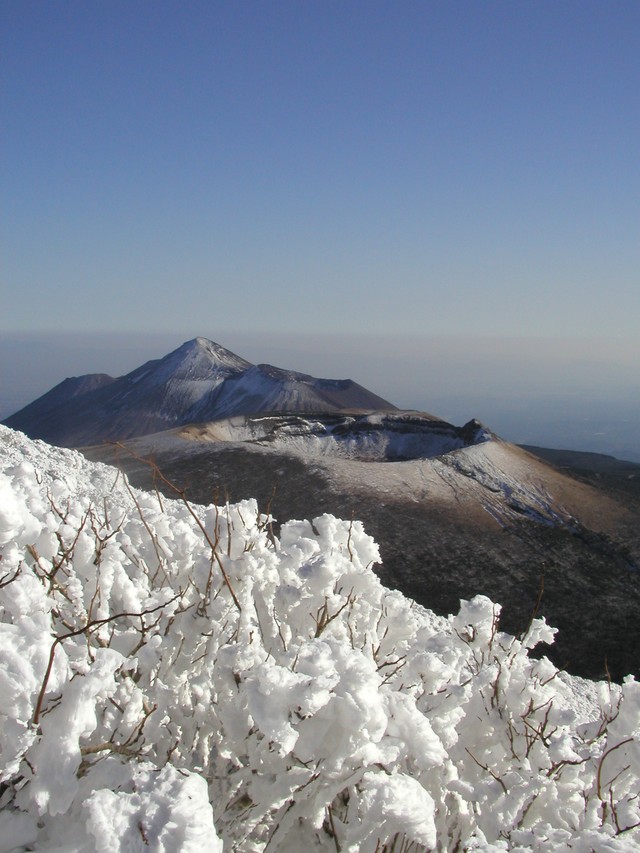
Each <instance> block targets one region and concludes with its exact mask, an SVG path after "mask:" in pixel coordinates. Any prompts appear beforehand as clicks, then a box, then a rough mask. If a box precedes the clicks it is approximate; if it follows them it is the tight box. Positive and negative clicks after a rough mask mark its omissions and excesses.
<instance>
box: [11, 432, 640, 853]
mask: <svg viewBox="0 0 640 853" xmlns="http://www.w3.org/2000/svg"><path fill="white" fill-rule="evenodd" d="M0 459H1V464H0V548H1V553H2V561H1V562H0V620H1V621H0V781H2V783H3V788H2V795H1V799H0V803H1V806H2V810H1V811H0V850H3V851H10V850H14V849H16V850H31V849H33V850H36V849H37V850H41V851H46V850H48V851H54V850H65V851H92V850H100V851H102V850H104V851H107V850H108V851H124V850H141V851H142V850H147V849H150V850H155V851H183V853H189V851H218V850H222V848H223V845H224V849H225V850H233V851H262V850H270V851H276V850H278V851H290V853H293V851H300V850H305V849H310V850H311V849H315V850H326V851H335V850H336V849H339V850H342V851H351V853H356V851H382V850H387V851H390V850H391V849H392V846H393V845H395V849H396V850H398V849H411V850H423V851H426V850H439V851H451V853H452V851H454V850H468V851H496V853H497V851H504V850H514V851H515V850H518V851H519V853H526V851H545V853H551V851H554V853H555V851H570V850H573V851H578V850H598V851H612V852H613V853H618V852H619V851H620V853H621V852H622V851H626V853H631V851H632V850H633V851H634V850H637V849H638V845H639V844H640V806H639V803H638V796H637V793H638V787H639V781H640V780H639V772H640V746H639V737H640V731H639V729H640V689H639V687H638V684H637V683H636V682H635V681H633V680H631V679H630V680H627V681H626V682H625V684H624V685H622V686H621V687H620V688H616V687H615V685H614V686H609V685H591V686H589V685H585V684H584V683H582V682H579V681H576V680H572V679H568V678H566V677H564V676H561V675H559V674H558V673H557V672H556V671H555V669H554V668H553V667H552V666H551V664H550V663H549V662H548V661H546V660H545V659H543V660H540V661H537V660H532V659H530V658H529V656H528V650H529V648H531V647H532V646H534V645H536V644H537V643H538V642H540V641H541V640H542V641H550V640H551V639H552V635H553V631H552V630H551V629H550V628H549V627H548V626H546V624H545V623H544V622H543V621H540V620H533V621H532V624H531V627H530V629H529V631H528V633H527V635H526V636H525V637H522V638H521V639H515V638H513V637H510V636H508V635H506V634H504V633H502V632H500V630H499V627H498V623H497V618H498V614H499V607H498V606H497V605H494V604H492V603H491V602H490V601H489V600H488V599H486V598H484V597H481V596H479V597H477V598H475V599H473V600H472V601H469V602H462V606H461V610H460V612H459V613H458V614H457V615H456V616H454V617H450V619H449V620H443V619H439V618H437V617H435V616H434V615H433V614H431V613H429V612H428V611H425V610H423V609H422V608H417V607H416V606H414V605H413V604H412V603H411V602H410V601H409V600H407V599H405V598H403V596H401V595H400V594H399V593H395V592H391V591H389V590H386V589H385V588H384V587H382V585H381V584H380V582H379V581H378V579H377V578H376V576H375V574H374V573H373V572H372V569H371V566H372V565H373V564H374V563H375V561H376V560H377V559H378V552H377V547H376V545H375V543H374V542H373V541H372V540H371V538H370V537H368V536H367V535H366V533H365V532H364V530H363V528H362V525H361V524H360V523H358V522H345V521H340V520H338V519H336V518H334V517H333V516H329V515H325V516H322V517H320V518H317V519H315V520H314V521H313V523H311V522H308V521H292V522H289V523H287V524H285V525H283V527H282V530H281V535H280V538H279V539H276V538H275V537H274V536H273V534H272V532H271V530H270V526H269V519H268V518H266V517H264V516H262V515H261V514H260V512H259V511H258V508H257V506H256V504H255V502H254V501H244V502H242V503H241V504H238V505H234V506H227V507H222V508H220V507H218V508H216V507H213V506H210V507H200V506H190V505H188V504H186V503H185V502H184V501H171V500H166V499H164V498H162V499H161V498H159V496H158V495H155V494H150V493H145V492H138V491H136V490H133V489H130V488H129V486H128V484H127V483H126V481H125V480H124V479H123V478H122V475H119V474H118V473H117V472H116V471H115V470H114V469H110V468H108V467H107V466H102V465H95V464H92V463H90V462H88V461H87V460H86V459H84V458H83V457H82V456H80V455H78V454H75V453H73V452H71V451H64V450H57V449H54V448H50V447H48V446H47V445H44V444H42V443H41V442H31V441H29V440H28V439H26V438H25V437H24V436H22V435H20V434H18V433H13V432H11V431H10V430H8V429H5V428H0Z"/></svg>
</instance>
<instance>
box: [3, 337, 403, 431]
mask: <svg viewBox="0 0 640 853" xmlns="http://www.w3.org/2000/svg"><path fill="white" fill-rule="evenodd" d="M343 408H361V409H393V408H394V406H392V405H391V404H390V403H388V402H387V401H386V400H383V399H382V398H381V397H378V396H377V395H376V394H373V393H372V392H371V391H367V389H366V388H363V387H362V386H360V385H358V384H357V383H355V382H353V381H352V380H350V379H345V380H332V379H316V378H314V377H312V376H308V375H307V374H303V373H297V372H295V371H291V370H282V369H280V368H277V367H273V366H271V365H268V364H260V365H253V364H251V363H250V362H248V361H246V360H245V359H244V358H241V357H240V356H238V355H235V353H232V352H231V351H230V350H227V349H225V348H224V347H223V346H220V344H217V343H214V342H213V341H209V340H207V339H206V338H202V337H199V338H194V339H193V340H191V341H187V342H186V343H184V344H182V346H180V347H178V349H176V350H174V351H173V352H171V353H169V354H168V355H166V356H164V358H161V359H155V360H152V361H148V362H146V364H143V365H141V366H140V367H138V368H136V369H135V370H133V371H131V372H130V373H128V374H127V375H126V376H121V377H119V378H118V379H112V378H111V377H103V376H97V377H93V376H91V375H89V376H85V377H82V378H81V381H80V380H71V381H65V382H63V383H60V384H59V385H57V386H56V387H55V388H53V389H51V391H48V392H47V393H46V394H45V395H43V396H42V397H40V398H38V399H37V400H34V402H33V403H30V404H29V405H28V406H25V407H24V409H21V410H20V411H19V412H16V413H15V414H13V415H11V416H10V417H9V418H7V419H6V421H5V423H6V424H7V426H10V427H12V428H13V429H19V430H22V431H24V432H26V433H27V434H28V435H30V436H32V437H33V438H42V439H45V440H47V441H49V442H51V443H53V444H58V445H61V446H64V447H81V446H86V445H90V444H100V443H102V442H103V441H105V440H120V439H124V438H131V437H134V436H139V435H149V434H151V433H154V432H158V431H161V430H166V429H170V428H172V427H176V426H180V425H183V424H189V423H194V422H197V421H209V420H215V419H217V418H221V417H228V416H231V415H236V414H248V413H253V412H266V411H299V412H329V411H335V410H338V409H343Z"/></svg>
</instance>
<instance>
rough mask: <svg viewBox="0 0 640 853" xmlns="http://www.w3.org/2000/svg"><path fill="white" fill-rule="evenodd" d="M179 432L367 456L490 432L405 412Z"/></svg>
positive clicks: (270, 420)
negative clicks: (456, 425)
mask: <svg viewBox="0 0 640 853" xmlns="http://www.w3.org/2000/svg"><path fill="white" fill-rule="evenodd" d="M180 435H181V436H183V437H185V438H187V439H191V440H197V441H225V442H252V443H254V444H257V445H260V446H262V447H271V448H274V449H277V450H280V451H285V452H288V453H300V454H302V455H303V456H305V457H310V456H338V457H341V458H343V459H357V460H362V461H367V462H385V461H397V460H400V459H424V458H431V457H434V456H441V455H443V454H445V453H450V452H451V451H453V450H458V449H460V448H462V447H468V446H470V445H475V444H479V443H482V442H485V441H490V440H491V439H492V438H493V436H492V435H491V433H490V432H489V431H488V430H486V429H485V428H484V427H483V426H482V425H481V424H480V423H479V422H477V421H470V422H469V423H468V424H465V426H463V427H455V426H452V425H451V424H448V423H445V422H443V421H438V420H436V419H435V418H432V417H430V416H424V415H419V414H417V413H410V412H376V413H353V414H348V413H338V414H330V415H316V416H315V417H305V416H304V415H300V414H288V415H278V414H273V415H255V416H248V417H235V418H229V419H225V420H221V421H215V422H212V423H209V424H204V425H195V426H187V427H185V428H184V429H183V430H182V431H181V433H180Z"/></svg>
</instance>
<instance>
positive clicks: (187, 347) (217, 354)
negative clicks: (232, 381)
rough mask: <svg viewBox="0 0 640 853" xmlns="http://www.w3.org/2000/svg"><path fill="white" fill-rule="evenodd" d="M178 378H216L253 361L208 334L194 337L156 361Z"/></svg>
mask: <svg viewBox="0 0 640 853" xmlns="http://www.w3.org/2000/svg"><path fill="white" fill-rule="evenodd" d="M157 364H158V368H159V369H160V370H161V371H162V373H163V375H164V374H166V375H171V377H172V378H175V379H216V378H226V377H227V376H232V375H234V374H236V373H242V372H243V371H244V370H247V369H248V368H249V367H251V366H252V365H251V362H249V361H246V359H244V358H241V357H240V356H239V355H236V354H235V353H233V352H231V350H228V349H225V347H223V346H221V345H220V344H217V343H215V342H214V341H210V340H208V339H207V338H202V337H198V338H193V339H192V340H190V341H186V342H185V343H183V344H182V346H180V347H178V349H176V350H174V351H173V352H170V353H169V354H168V355H166V356H165V357H164V358H163V359H161V360H160V361H159V362H157Z"/></svg>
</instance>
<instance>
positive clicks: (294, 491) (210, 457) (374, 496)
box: [84, 411, 640, 679]
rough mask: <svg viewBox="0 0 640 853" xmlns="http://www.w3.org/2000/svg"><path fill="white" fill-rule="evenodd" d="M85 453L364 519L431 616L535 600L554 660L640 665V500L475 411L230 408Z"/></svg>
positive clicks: (588, 668) (523, 605)
mask: <svg viewBox="0 0 640 853" xmlns="http://www.w3.org/2000/svg"><path fill="white" fill-rule="evenodd" d="M84 452H85V454H86V455H88V456H89V457H90V458H92V459H100V460H102V461H107V462H111V463H113V462H115V463H117V464H119V465H120V466H122V467H123V468H124V470H126V471H127V473H128V474H129V476H130V478H131V480H132V482H133V483H134V484H135V485H138V486H141V487H142V488H149V487H151V486H152V485H153V484H154V477H153V471H152V469H151V468H150V467H149V465H148V464H145V462H144V461H143V458H148V457H150V458H153V459H154V460H155V462H156V463H157V465H158V466H159V468H160V470H161V471H162V472H163V473H164V474H165V475H166V476H167V477H168V479H169V480H170V481H171V482H173V483H174V484H176V485H177V486H178V487H180V488H184V489H186V495H187V497H188V498H189V499H190V500H193V501H196V502H200V503H210V502H212V501H216V502H218V503H224V502H225V500H227V499H228V500H229V501H231V502H235V501H238V500H241V499H243V498H247V497H255V498H257V499H258V502H259V504H260V505H261V507H262V508H263V510H266V509H269V511H270V512H271V513H272V514H273V516H274V517H275V519H276V520H277V522H283V521H286V520H288V519H291V518H314V517H317V516H318V515H320V514H322V513H324V512H329V513H334V514H336V515H338V516H341V517H343V518H357V519H361V520H362V521H363V522H364V524H365V529H366V530H367V532H368V533H370V534H371V535H372V536H373V537H374V538H375V539H376V541H377V542H378V543H379V545H380V552H381V555H382V560H383V563H382V565H381V566H379V567H377V571H378V573H379V574H380V577H381V578H382V580H383V581H384V582H385V583H386V584H387V585H389V586H391V587H395V588H397V589H399V590H400V591H401V592H403V593H405V594H406V595H409V596H411V597H412V598H414V599H416V600H417V601H418V602H420V603H421V604H424V605H425V606H427V607H429V608H432V609H434V610H435V611H436V612H437V613H440V614H442V615H446V614H448V613H451V612H455V611H457V609H458V606H459V600H460V598H465V599H469V598H471V597H472V596H474V595H476V594H477V593H482V594H485V595H488V596H489V597H491V598H492V599H493V600H494V601H496V602H499V603H500V604H501V605H503V623H502V624H503V627H504V628H505V629H506V630H508V631H510V632H513V633H516V634H517V633H520V632H522V631H524V630H525V629H526V627H527V625H528V624H529V621H530V619H531V616H532V613H533V612H534V610H535V608H536V606H537V603H538V600H539V598H540V602H539V609H538V615H543V616H545V617H546V618H547V620H548V621H549V623H550V624H551V625H553V626H554V627H557V628H558V629H559V633H558V635H557V638H556V644H555V645H554V646H552V647H550V648H549V649H548V654H549V656H550V657H551V658H552V659H553V660H554V662H555V663H557V664H558V665H561V666H564V667H566V668H567V669H569V671H570V672H573V673H575V674H578V675H583V676H587V677H592V678H601V677H604V676H605V675H606V672H607V669H608V671H609V672H610V673H611V674H612V676H613V677H614V678H617V679H620V678H622V677H623V676H624V675H626V674H628V673H635V674H640V620H639V619H638V618H637V614H638V612H639V611H640V523H639V522H640V501H636V502H634V501H633V500H632V499H631V497H630V496H628V495H627V496H625V498H624V500H621V498H620V494H619V492H617V491H615V490H607V489H595V488H593V487H592V486H591V485H589V484H588V483H586V482H578V481H577V480H575V479H573V478H572V477H569V476H567V475H566V474H565V473H563V472H562V471H560V470H558V469H557V468H555V467H553V466H550V465H548V464H547V463H545V462H544V461H542V460H541V459H539V458H536V457H535V456H533V455H531V454H529V453H526V452H525V451H524V450H522V449H520V448H518V447H515V446H514V445H511V444H508V443H507V442H504V441H501V440H500V439H498V438H496V437H495V436H494V435H492V434H491V433H490V432H488V431H487V430H486V429H484V428H483V427H482V426H481V425H480V424H479V423H477V422H474V421H472V422H470V423H469V424H467V425H466V426H464V427H458V428H456V427H453V426H451V425H450V424H445V423H443V422H442V421H438V420H437V419H435V418H433V417H431V416H429V415H421V414H419V413H416V412H398V411H395V412H388V413H377V414H371V413H369V414H362V413H355V412H352V413H348V412H342V413H340V414H335V415H328V416H323V415H314V416H307V417H304V416H301V415H296V416H292V415H290V414H287V415H280V416H278V415H268V416H248V417H233V418H229V419H224V420H222V421H217V422H215V423H207V424H193V425H190V426H186V427H183V428H181V429H176V430H169V431H167V432H163V433H159V434H157V435H149V436H145V437H141V438H137V439H133V440H132V441H128V442H126V443H125V445H124V446H123V447H121V448H115V447H98V448H86V449H85V451H84ZM132 454H135V455H132ZM156 485H158V486H159V488H160V489H161V490H162V489H164V490H165V492H166V494H167V495H168V496H171V497H175V492H172V490H171V489H170V488H168V487H167V485H166V483H164V484H163V483H162V482H158V481H156ZM541 592H542V595H541ZM540 596H541V597H540Z"/></svg>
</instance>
